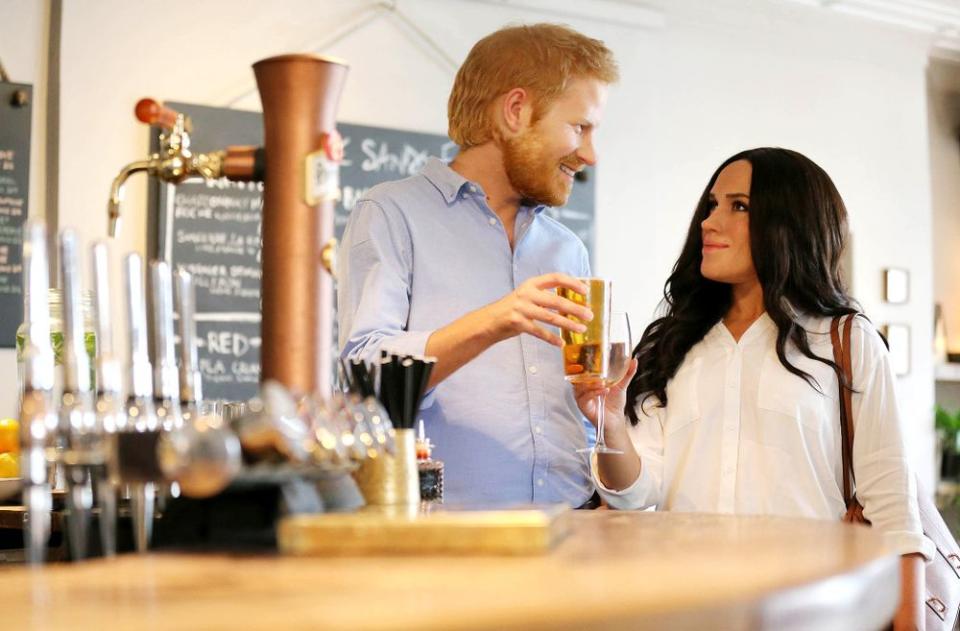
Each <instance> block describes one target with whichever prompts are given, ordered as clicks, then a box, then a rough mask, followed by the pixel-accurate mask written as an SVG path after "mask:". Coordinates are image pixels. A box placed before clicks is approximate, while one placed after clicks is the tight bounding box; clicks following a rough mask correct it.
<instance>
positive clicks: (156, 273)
mask: <svg viewBox="0 0 960 631" xmlns="http://www.w3.org/2000/svg"><path fill="white" fill-rule="evenodd" d="M150 281H151V282H150V288H151V296H152V298H153V299H152V301H151V304H152V306H153V402H154V407H155V408H156V410H157V420H158V421H159V422H160V428H161V430H162V431H167V432H169V431H171V430H173V429H177V428H179V427H180V426H181V425H183V417H182V415H181V414H180V382H179V379H180V377H179V374H178V372H177V356H176V352H175V347H174V340H173V278H172V276H171V274H170V264H169V263H167V262H165V261H153V262H151V263H150Z"/></svg>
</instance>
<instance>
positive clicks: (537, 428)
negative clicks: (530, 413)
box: [533, 425, 543, 434]
mask: <svg viewBox="0 0 960 631" xmlns="http://www.w3.org/2000/svg"><path fill="white" fill-rule="evenodd" d="M533 431H535V432H536V433H538V434H542V433H543V428H542V427H540V426H539V425H537V426H536V427H534V428H533Z"/></svg>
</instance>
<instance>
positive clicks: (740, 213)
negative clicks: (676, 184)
mask: <svg viewBox="0 0 960 631" xmlns="http://www.w3.org/2000/svg"><path fill="white" fill-rule="evenodd" d="M752 171H753V167H752V166H751V165H750V163H749V162H748V161H746V160H738V161H737V162H731V163H730V164H728V165H727V166H726V167H725V168H724V169H723V170H722V171H720V175H718V176H717V181H716V182H715V183H714V185H713V188H711V189H710V214H709V215H708V216H707V218H706V219H704V220H703V222H702V223H701V224H700V230H701V235H702V237H703V262H702V263H701V264H700V273H701V274H703V276H704V277H705V278H708V279H710V280H712V281H716V282H720V283H730V284H732V285H738V284H741V283H750V282H756V280H757V270H756V268H755V267H754V266H753V256H752V254H751V252H750V212H749V210H750V177H751V174H752Z"/></svg>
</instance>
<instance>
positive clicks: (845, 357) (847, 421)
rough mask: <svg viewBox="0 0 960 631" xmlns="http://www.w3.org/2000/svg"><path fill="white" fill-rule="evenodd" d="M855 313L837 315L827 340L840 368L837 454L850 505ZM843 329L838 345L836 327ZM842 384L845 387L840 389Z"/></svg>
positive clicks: (845, 495) (851, 500) (851, 493)
mask: <svg viewBox="0 0 960 631" xmlns="http://www.w3.org/2000/svg"><path fill="white" fill-rule="evenodd" d="M857 315H858V314H852V315H849V316H837V317H835V318H834V319H833V321H832V322H831V323H830V341H831V342H832V343H833V361H834V362H836V364H837V365H838V366H839V367H840V369H841V372H842V373H843V379H842V380H840V441H841V448H840V454H841V459H842V466H843V501H844V503H845V504H846V505H847V506H850V504H851V502H853V501H854V499H855V498H854V494H853V492H852V491H851V486H852V484H853V483H854V477H853V432H854V427H853V365H852V364H853V362H852V360H851V348H850V338H851V331H852V329H853V320H854V318H856V317H857ZM841 325H842V326H843V334H842V337H843V341H842V342H841V339H840V338H841V332H840V327H841ZM844 383H846V386H844Z"/></svg>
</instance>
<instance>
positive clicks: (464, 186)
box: [421, 158, 546, 214]
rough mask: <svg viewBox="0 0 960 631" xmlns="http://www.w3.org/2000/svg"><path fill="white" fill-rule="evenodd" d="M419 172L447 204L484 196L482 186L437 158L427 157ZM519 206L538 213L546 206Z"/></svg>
mask: <svg viewBox="0 0 960 631" xmlns="http://www.w3.org/2000/svg"><path fill="white" fill-rule="evenodd" d="M421 174H422V175H423V176H424V177H425V178H427V180H428V181H429V182H430V183H431V184H433V186H434V187H435V188H436V189H437V191H439V192H440V194H441V195H443V199H444V201H446V202H447V204H452V203H453V202H455V201H457V200H458V199H459V198H461V197H473V196H477V197H480V198H485V194H484V192H483V187H481V186H480V185H479V184H477V183H476V182H471V181H470V180H468V179H467V178H465V177H463V176H462V175H460V174H459V173H457V172H456V171H454V170H453V169H451V168H450V164H449V163H447V162H444V161H443V160H440V159H439V158H429V159H428V160H427V163H426V164H425V165H424V166H423V170H422V171H421ZM520 208H521V209H527V210H530V211H531V212H532V213H534V214H539V213H540V212H541V211H543V209H544V208H546V206H544V205H543V204H536V205H534V206H526V205H523V206H521V207H520Z"/></svg>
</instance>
